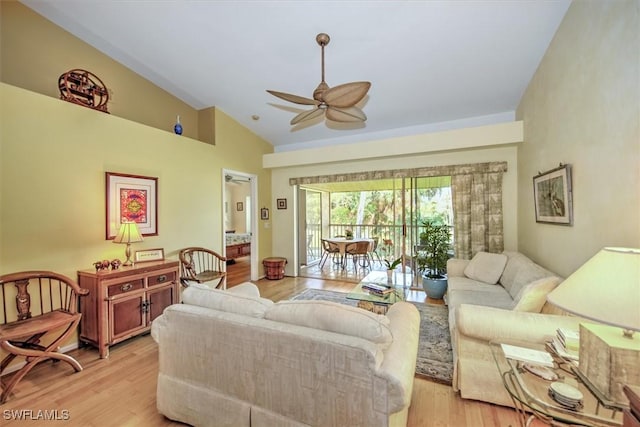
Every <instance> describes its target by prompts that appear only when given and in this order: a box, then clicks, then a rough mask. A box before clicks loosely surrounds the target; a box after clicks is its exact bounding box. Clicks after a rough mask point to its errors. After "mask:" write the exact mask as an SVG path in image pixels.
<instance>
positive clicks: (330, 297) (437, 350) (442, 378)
mask: <svg viewBox="0 0 640 427" xmlns="http://www.w3.org/2000/svg"><path fill="white" fill-rule="evenodd" d="M346 295H347V294H346V293H344V292H334V291H325V290H321V289H305V290H304V291H302V292H300V293H299V294H297V295H294V296H293V297H291V298H290V299H292V300H323V301H333V302H337V303H340V304H347V305H352V306H356V305H357V303H358V302H357V301H355V300H350V299H347V298H346ZM412 304H413V305H414V306H415V307H416V308H417V309H418V311H419V312H420V339H419V344H418V360H417V362H416V374H417V375H420V376H421V377H424V378H427V379H429V380H432V381H436V382H439V383H443V384H449V385H450V384H451V378H452V375H453V353H452V351H451V337H450V335H449V319H448V311H449V310H448V309H447V307H446V306H444V305H433V304H421V303H416V302H412Z"/></svg>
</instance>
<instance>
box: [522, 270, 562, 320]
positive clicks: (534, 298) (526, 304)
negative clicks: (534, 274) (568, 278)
mask: <svg viewBox="0 0 640 427" xmlns="http://www.w3.org/2000/svg"><path fill="white" fill-rule="evenodd" d="M558 283H560V278H558V277H554V276H551V277H545V278H543V279H538V280H536V281H534V282H531V283H529V284H528V285H526V286H524V287H523V288H522V289H520V292H519V293H518V296H517V297H516V299H515V300H514V303H515V305H514V307H513V310H514V311H528V312H530V313H540V312H541V311H542V307H543V306H544V303H545V302H547V294H548V293H549V292H551V291H552V290H553V289H554V288H555V287H556V286H558Z"/></svg>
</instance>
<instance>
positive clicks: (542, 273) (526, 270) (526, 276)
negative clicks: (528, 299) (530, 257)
mask: <svg viewBox="0 0 640 427" xmlns="http://www.w3.org/2000/svg"><path fill="white" fill-rule="evenodd" d="M545 277H556V276H555V275H554V274H553V273H551V272H550V271H548V270H545V269H544V268H542V267H540V266H539V265H538V264H534V263H533V262H528V263H522V264H521V266H520V268H519V269H518V272H517V273H516V274H515V277H514V279H513V283H512V284H511V287H510V288H509V289H508V291H509V294H511V297H512V298H513V299H514V300H515V299H517V298H518V295H519V294H520V291H521V290H522V288H523V287H524V286H526V285H528V284H530V283H532V282H535V281H536V280H539V279H543V278H545Z"/></svg>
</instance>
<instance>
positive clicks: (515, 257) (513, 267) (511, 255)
mask: <svg viewBox="0 0 640 427" xmlns="http://www.w3.org/2000/svg"><path fill="white" fill-rule="evenodd" d="M503 254H505V255H506V256H507V265H505V267H504V271H503V272H502V276H500V280H499V282H500V284H501V285H502V287H503V288H505V289H506V290H507V291H510V290H511V287H512V286H513V281H514V280H515V278H516V274H518V270H520V269H521V268H524V267H525V266H527V265H529V264H533V261H531V260H530V259H529V258H527V257H526V256H524V255H523V254H521V253H520V252H509V251H504V252H503Z"/></svg>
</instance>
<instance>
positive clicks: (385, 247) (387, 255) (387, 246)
mask: <svg viewBox="0 0 640 427" xmlns="http://www.w3.org/2000/svg"><path fill="white" fill-rule="evenodd" d="M380 252H381V253H382V262H383V263H384V266H385V267H386V268H387V281H388V282H389V283H391V282H392V280H393V270H395V268H396V267H397V266H399V265H400V263H401V262H402V257H401V256H400V257H398V258H394V250H393V241H392V240H391V239H384V240H383V241H382V246H381V247H380Z"/></svg>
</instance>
